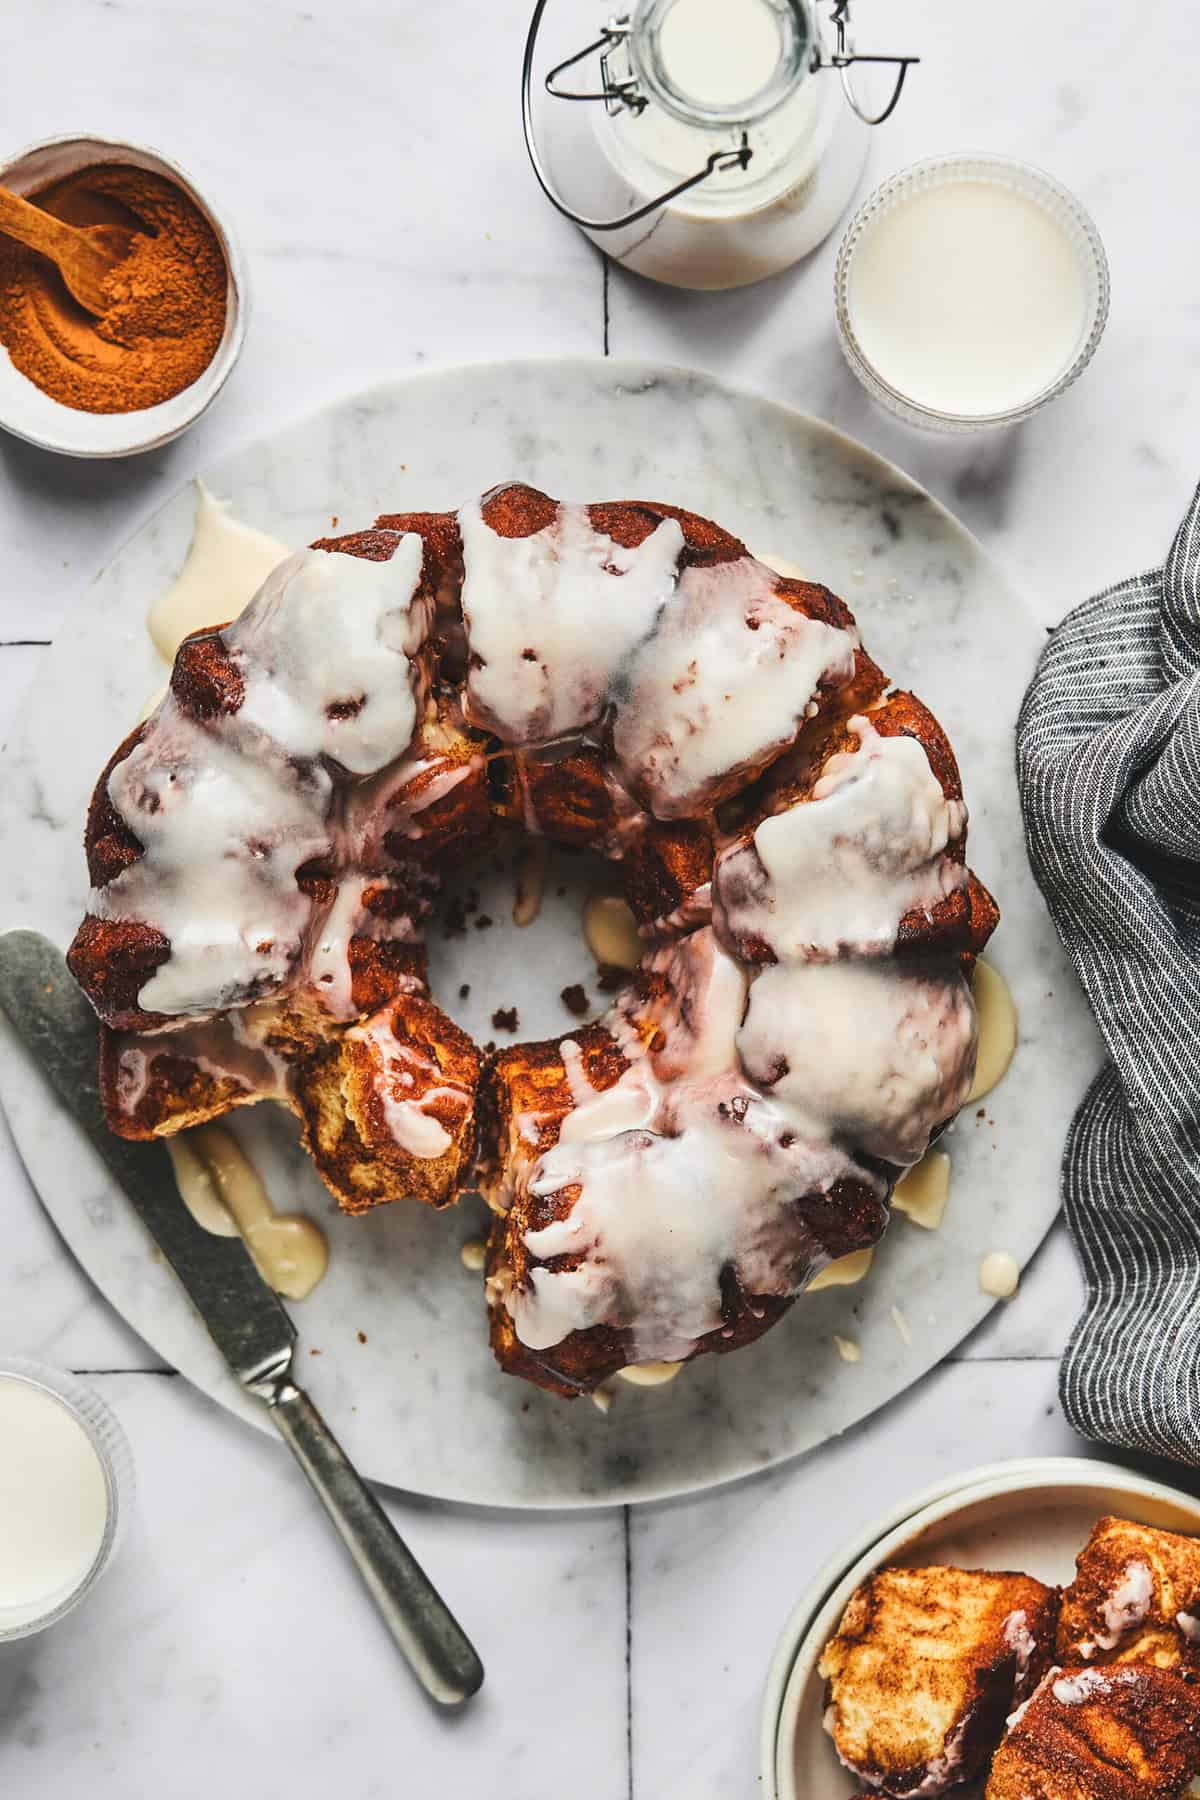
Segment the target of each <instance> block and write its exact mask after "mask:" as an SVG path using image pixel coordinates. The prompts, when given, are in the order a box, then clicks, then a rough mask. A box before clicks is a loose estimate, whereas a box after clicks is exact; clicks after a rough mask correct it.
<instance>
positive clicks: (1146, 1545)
mask: <svg viewBox="0 0 1200 1800" xmlns="http://www.w3.org/2000/svg"><path fill="white" fill-rule="evenodd" d="M1075 1570H1076V1573H1075V1579H1074V1581H1073V1582H1072V1583H1071V1585H1070V1587H1069V1588H1067V1589H1065V1591H1064V1593H1063V1605H1062V1615H1061V1618H1060V1619H1059V1626H1058V1660H1059V1661H1060V1662H1061V1663H1064V1664H1066V1663H1086V1662H1098V1663H1107V1662H1137V1663H1157V1664H1158V1665H1159V1667H1161V1668H1174V1667H1176V1666H1177V1665H1178V1664H1180V1663H1187V1664H1189V1665H1193V1666H1200V1543H1198V1542H1197V1541H1196V1539H1195V1538H1190V1537H1181V1536H1179V1535H1178V1534H1177V1533H1175V1532H1171V1531H1158V1530H1156V1529H1155V1528H1154V1527H1153V1526H1150V1525H1135V1524H1134V1523H1133V1522H1132V1521H1131V1520H1129V1519H1117V1518H1113V1517H1111V1516H1110V1517H1106V1518H1103V1519H1099V1520H1097V1522H1096V1524H1095V1526H1094V1527H1093V1529H1092V1535H1091V1537H1090V1538H1089V1539H1088V1541H1087V1544H1086V1545H1085V1547H1084V1548H1083V1550H1081V1551H1080V1553H1079V1556H1078V1557H1077V1558H1076V1562H1075Z"/></svg>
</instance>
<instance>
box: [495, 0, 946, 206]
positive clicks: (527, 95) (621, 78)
mask: <svg viewBox="0 0 1200 1800" xmlns="http://www.w3.org/2000/svg"><path fill="white" fill-rule="evenodd" d="M548 4H549V0H536V3H535V5H534V9H533V17H532V19H531V20H530V22H529V33H528V36H527V37H526V39H525V58H524V62H523V65H522V69H521V126H522V130H523V131H524V134H525V148H526V150H527V151H528V153H529V161H530V163H531V165H532V167H533V172H534V174H535V175H536V177H537V180H538V186H539V187H540V188H541V190H542V192H543V193H544V194H545V196H546V198H547V200H549V202H550V204H551V205H552V206H553V207H555V208H556V209H557V211H559V212H560V213H561V214H562V215H563V217H564V218H566V219H570V220H571V221H572V223H573V224H576V225H578V226H579V227H580V228H581V229H582V230H584V231H596V232H604V231H620V230H622V229H623V228H624V227H625V226H627V225H636V224H637V223H638V222H639V220H641V219H645V218H648V217H649V216H650V214H651V213H653V212H657V211H658V210H659V208H660V207H663V206H667V205H669V204H670V202H671V201H672V200H676V199H678V197H679V196H680V194H686V193H687V191H688V189H689V188H694V187H698V186H699V185H700V183H701V182H702V181H707V180H708V179H709V178H710V176H713V175H717V174H720V173H721V172H722V171H723V170H727V169H746V168H749V166H750V163H751V161H752V159H753V156H754V150H753V148H752V146H751V144H750V139H749V135H748V133H747V132H745V131H743V132H742V134H741V141H740V143H739V144H738V145H737V146H736V148H733V149H729V148H727V149H724V150H717V151H714V152H713V154H712V155H711V156H709V157H708V158H707V159H706V161H705V163H704V165H703V167H701V168H699V169H697V170H696V171H695V172H694V173H693V174H691V175H688V176H686V177H685V178H684V180H682V181H680V182H677V183H676V185H675V186H674V187H672V188H668V189H667V190H666V191H665V192H664V193H661V194H658V195H656V196H655V198H654V199H653V200H647V201H646V202H645V204H644V205H642V206H639V207H636V208H635V209H634V210H633V211H632V212H627V213H623V214H622V215H621V216H620V218H616V219H589V218H587V217H586V216H585V215H584V214H582V213H578V212H576V211H575V209H574V208H573V207H572V206H569V205H568V204H567V202H566V201H565V200H564V199H563V198H562V195H561V194H560V193H559V192H558V191H557V189H556V188H555V186H554V183H553V181H552V179H551V177H550V174H549V171H548V170H547V169H546V167H545V164H544V163H543V161H542V156H541V152H540V151H539V149H538V144H537V136H536V133H535V131H534V123H533V93H532V90H533V61H534V56H535V53H536V50H537V41H538V33H539V32H540V30H541V25H542V19H543V17H544V16H545V12H546V7H547V6H548ZM832 4H833V15H832V18H831V21H830V22H831V24H832V25H833V28H834V32H835V34H836V35H835V42H834V47H833V50H832V52H831V53H830V54H829V56H828V57H826V56H825V55H824V54H823V52H822V50H821V46H820V43H819V41H818V40H817V38H816V37H815V36H814V40H813V49H812V57H811V60H810V63H809V69H810V72H812V73H816V72H817V71H819V70H821V69H836V70H837V71H838V74H839V76H840V79H841V83H842V91H843V93H844V94H845V96H846V100H847V103H848V104H849V106H850V107H851V109H852V111H853V112H854V113H855V115H856V116H857V117H858V118H859V119H861V120H862V122H863V124H864V125H882V124H883V121H884V120H885V119H887V118H890V117H891V115H892V113H893V112H894V111H895V108H896V104H897V102H898V100H899V99H900V94H901V91H902V89H903V87H904V83H905V79H906V78H907V75H908V71H909V69H910V68H911V67H912V65H913V64H914V63H917V62H920V60H921V59H920V57H919V56H873V55H865V54H864V55H860V54H859V53H858V52H857V51H855V50H854V49H853V48H851V46H850V42H849V37H848V32H849V27H850V0H832ZM632 29H633V26H632V23H631V20H630V16H629V14H628V13H622V14H619V15H617V16H615V17H613V18H611V19H610V20H609V21H608V23H607V25H605V26H604V27H603V28H602V30H601V33H600V36H599V37H598V38H596V39H594V40H593V42H592V43H590V44H587V45H585V46H584V48H583V49H582V50H577V51H576V52H575V53H574V55H572V56H568V57H566V58H565V59H564V60H563V61H562V62H560V63H556V64H555V66H554V68H552V69H551V70H550V71H549V73H548V74H547V75H546V77H545V87H546V92H547V93H548V94H549V95H550V96H551V97H552V98H553V99H555V100H571V101H577V102H578V101H582V102H598V103H599V104H601V105H603V107H604V109H605V111H606V112H608V113H609V114H616V113H619V112H621V111H629V112H633V113H640V112H643V111H644V110H645V108H646V106H647V105H648V104H649V102H648V100H647V98H646V96H645V95H644V94H643V93H642V92H641V89H640V87H639V84H638V79H637V75H636V73H635V71H634V68H633V64H632V62H631V61H630V59H629V54H628V50H627V42H628V39H629V35H630V32H631V31H632ZM622 52H624V63H623V65H622V66H621V67H618V62H617V59H618V56H619V55H620V54H621V53H622ZM597 54H598V55H599V58H600V81H601V85H600V87H598V88H592V89H586V88H583V89H581V88H572V87H564V86H562V85H561V79H560V78H561V77H562V76H564V75H565V74H566V73H567V71H568V70H570V69H574V68H577V67H578V66H579V64H580V63H582V62H586V61H587V59H588V57H589V56H595V55H597ZM860 62H871V63H891V64H894V65H896V66H897V69H898V73H897V76H896V84H895V87H894V88H893V89H892V93H891V96H890V98H889V100H888V103H887V105H886V106H885V107H884V108H883V110H882V112H879V113H875V114H870V113H867V112H865V111H864V110H863V108H862V107H861V106H860V104H859V102H858V99H857V97H856V95H855V93H854V90H853V87H852V85H851V80H850V70H851V69H852V68H853V66H854V64H855V63H860Z"/></svg>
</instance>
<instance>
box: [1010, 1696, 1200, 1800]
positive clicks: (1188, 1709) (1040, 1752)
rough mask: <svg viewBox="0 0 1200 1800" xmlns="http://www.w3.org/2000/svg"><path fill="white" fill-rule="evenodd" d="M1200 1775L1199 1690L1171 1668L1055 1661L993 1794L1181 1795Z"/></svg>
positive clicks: (1051, 1798) (1121, 1798)
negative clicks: (1060, 1665)
mask: <svg viewBox="0 0 1200 1800" xmlns="http://www.w3.org/2000/svg"><path fill="white" fill-rule="evenodd" d="M1197 1773H1200V1688H1198V1687H1197V1686H1196V1685H1195V1684H1194V1682H1193V1681H1192V1680H1190V1679H1188V1678H1187V1677H1185V1676H1183V1675H1181V1674H1179V1673H1178V1672H1176V1671H1175V1670H1172V1669H1160V1668H1155V1667H1154V1666H1153V1665H1151V1664H1141V1663H1129V1664H1126V1665H1123V1666H1121V1667H1112V1666H1109V1667H1105V1668H1088V1669H1079V1668H1075V1669H1052V1670H1051V1671H1050V1673H1049V1674H1048V1675H1047V1676H1046V1679H1045V1680H1044V1681H1043V1683H1042V1685H1041V1686H1040V1687H1039V1689H1038V1691H1037V1693H1036V1694H1035V1695H1034V1696H1033V1699H1032V1700H1031V1701H1030V1702H1029V1704H1028V1706H1026V1707H1024V1708H1022V1710H1021V1713H1020V1715H1019V1716H1018V1717H1017V1718H1016V1719H1014V1721H1013V1723H1012V1729H1011V1730H1010V1732H1009V1735H1008V1737H1007V1738H1006V1739H1005V1741H1004V1743H1003V1744H1002V1745H1001V1746H1000V1748H999V1750H997V1752H996V1756H995V1760H994V1762H993V1763H992V1774H991V1779H990V1780H989V1782H988V1784H987V1793H986V1800H1177V1797H1178V1796H1179V1795H1180V1794H1181V1793H1182V1792H1183V1789H1184V1788H1185V1787H1186V1785H1187V1783H1188V1782H1189V1781H1190V1780H1191V1779H1192V1777H1193V1776H1194V1775H1196V1774H1197Z"/></svg>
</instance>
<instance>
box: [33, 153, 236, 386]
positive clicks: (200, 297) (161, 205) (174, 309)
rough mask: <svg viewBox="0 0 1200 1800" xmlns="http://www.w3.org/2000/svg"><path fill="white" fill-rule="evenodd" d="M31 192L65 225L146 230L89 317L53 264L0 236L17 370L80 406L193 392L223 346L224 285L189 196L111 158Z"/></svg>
mask: <svg viewBox="0 0 1200 1800" xmlns="http://www.w3.org/2000/svg"><path fill="white" fill-rule="evenodd" d="M28 198H29V199H31V200H33V201H34V203H35V204H36V205H38V206H41V207H44V208H45V210H46V211H47V212H49V213H53V214H54V215H55V217H56V218H60V219H65V220H66V221H67V222H68V223H69V224H71V225H131V226H132V227H133V228H134V229H135V230H136V231H138V232H140V233H141V234H142V236H141V237H140V238H139V239H138V241H137V242H136V244H135V247H134V249H133V251H132V253H131V255H130V256H129V257H128V258H127V259H126V260H125V261H124V262H123V263H121V264H120V266H119V267H118V268H116V269H115V270H114V271H113V273H112V274H111V275H110V276H109V277H108V279H107V282H106V284H105V287H106V292H107V295H108V299H109V304H108V306H107V307H106V309H105V311H104V313H103V314H102V315H101V316H100V317H98V318H97V317H95V316H93V314H91V313H89V312H87V311H85V310H84V308H83V307H81V306H79V305H78V304H77V303H76V302H75V301H74V300H73V299H72V298H71V296H70V294H68V292H67V290H66V287H65V286H64V284H63V281H62V277H61V276H60V275H59V273H58V270H57V269H56V268H55V267H54V265H53V264H52V263H51V262H48V261H47V259H46V258H45V257H43V256H39V255H38V254H37V253H36V251H33V250H27V249H26V248H25V247H24V245H22V244H18V243H16V242H15V241H14V240H13V239H11V238H7V237H4V236H3V235H0V343H2V344H3V345H4V346H5V348H6V349H7V351H8V354H9V356H10V357H11V358H12V361H13V363H14V364H15V365H16V367H17V368H18V369H20V371H21V372H22V374H24V375H27V376H28V377H29V379H30V380H31V381H33V382H36V383H37V385H38V387H40V388H41V389H42V390H43V391H44V392H45V393H47V394H49V395H50V396H51V397H52V398H53V399H55V400H59V401H61V402H62V404H63V405H64V406H71V407H74V408H75V409H76V410H77V411H79V412H94V413H122V412H135V411H137V410H138V409H139V408H141V407H145V406H157V405H158V404H159V403H160V402H161V401H163V400H170V399H172V398H173V397H174V396H175V395H176V394H178V393H181V392H182V391H183V389H184V388H186V387H190V386H191V384H192V382H193V381H195V380H196V378H197V377H198V376H199V375H202V374H203V373H204V370H205V369H206V368H207V367H208V365H209V363H210V362H211V361H212V359H213V357H214V355H215V354H216V351H217V347H218V345H219V344H220V342H221V337H222V334H223V332H224V330H225V297H226V287H227V281H228V271H227V269H226V264H225V258H224V256H223V254H222V251H221V246H220V243H219V242H218V240H217V235H216V233H215V232H214V230H213V228H212V226H211V225H210V224H209V222H208V220H207V219H206V218H205V216H204V214H203V213H202V212H201V211H200V208H199V207H198V206H197V205H196V204H195V202H194V201H193V200H191V199H190V198H189V197H188V195H186V194H185V193H184V192H183V190H182V189H181V188H179V187H178V186H176V184H175V183H174V182H173V181H169V180H167V178H166V177H165V176H162V175H155V174H151V173H150V172H149V171H148V170H146V169H136V168H133V167H131V166H129V165H126V164H118V163H105V164H101V165H99V166H98V167H96V168H91V169H81V170H80V171H79V172H78V173H77V174H74V175H68V176H66V177H65V178H64V179H63V180H61V181H56V182H54V183H53V184H52V185H51V186H49V187H46V188H42V189H41V190H40V191H39V192H38V193H36V194H31V195H29V196H28Z"/></svg>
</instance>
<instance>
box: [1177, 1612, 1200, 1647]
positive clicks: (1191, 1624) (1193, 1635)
mask: <svg viewBox="0 0 1200 1800" xmlns="http://www.w3.org/2000/svg"><path fill="white" fill-rule="evenodd" d="M1175 1623H1176V1624H1177V1625H1178V1627H1179V1629H1180V1631H1182V1633H1183V1635H1184V1637H1185V1638H1186V1639H1187V1641H1188V1643H1189V1644H1200V1619H1198V1618H1197V1617H1196V1615H1195V1614H1194V1613H1187V1612H1177V1613H1176V1614H1175Z"/></svg>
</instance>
